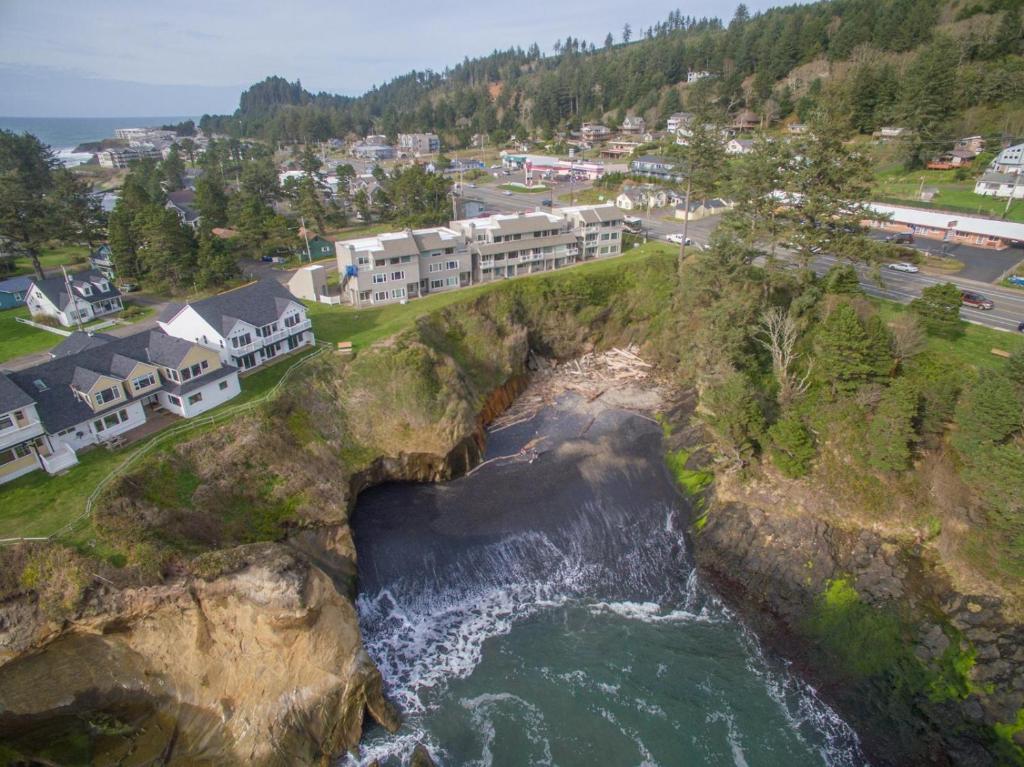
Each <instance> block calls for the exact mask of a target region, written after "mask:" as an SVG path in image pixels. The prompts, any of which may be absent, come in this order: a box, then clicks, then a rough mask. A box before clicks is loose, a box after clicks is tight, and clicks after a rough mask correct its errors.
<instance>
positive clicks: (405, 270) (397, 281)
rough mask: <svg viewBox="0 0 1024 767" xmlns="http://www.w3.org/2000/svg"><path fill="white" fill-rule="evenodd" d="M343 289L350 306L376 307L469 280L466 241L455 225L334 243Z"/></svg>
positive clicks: (456, 287) (463, 285)
mask: <svg viewBox="0 0 1024 767" xmlns="http://www.w3.org/2000/svg"><path fill="white" fill-rule="evenodd" d="M335 249H336V250H337V254H338V271H339V273H340V274H341V275H342V293H343V294H347V295H348V298H349V301H350V303H351V304H352V306H356V307H364V306H379V305H381V304H391V303H395V302H402V301H407V300H409V299H411V298H418V297H419V296H422V295H426V294H428V293H437V292H440V291H447V290H457V289H458V288H461V287H465V286H467V285H469V284H470V283H471V282H472V261H471V259H470V254H469V251H468V250H467V248H466V239H465V237H463V236H462V235H461V234H460V233H459V232H458V231H455V230H454V228H452V229H450V228H448V227H443V226H441V227H431V228H427V229H406V230H405V231H402V232H388V233H385V234H378V235H375V236H373V237H362V238H360V239H355V240H343V241H341V242H338V243H336V244H335Z"/></svg>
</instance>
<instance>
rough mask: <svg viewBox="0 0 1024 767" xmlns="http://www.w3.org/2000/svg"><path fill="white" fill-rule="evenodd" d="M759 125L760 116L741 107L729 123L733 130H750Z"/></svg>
mask: <svg viewBox="0 0 1024 767" xmlns="http://www.w3.org/2000/svg"><path fill="white" fill-rule="evenodd" d="M760 125H761V118H759V117H758V116H757V114H756V113H754V112H752V111H750V110H749V109H743V110H741V111H740V112H738V113H737V114H736V116H735V117H734V118H733V119H732V123H731V124H730V125H729V127H730V128H732V130H734V131H738V132H741V133H742V132H743V131H752V130H756V129H757V128H758V127H759V126H760Z"/></svg>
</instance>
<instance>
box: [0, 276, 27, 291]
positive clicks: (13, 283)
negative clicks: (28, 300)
mask: <svg viewBox="0 0 1024 767" xmlns="http://www.w3.org/2000/svg"><path fill="white" fill-rule="evenodd" d="M31 284H32V278H31V277H11V279H9V280H4V281H3V282H0V293H22V292H24V291H26V290H28V287H29V285H31Z"/></svg>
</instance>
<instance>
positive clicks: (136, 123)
mask: <svg viewBox="0 0 1024 767" xmlns="http://www.w3.org/2000/svg"><path fill="white" fill-rule="evenodd" d="M184 120H195V121H196V122H198V121H199V118H198V117H0V130H9V131H13V132H15V133H31V134H33V135H35V136H36V137H37V138H38V139H39V140H40V141H42V142H43V143H44V144H48V145H49V146H50V148H51V149H53V151H54V152H55V153H56V154H57V156H58V157H59V158H60V159H61V160H62V161H63V162H64V163H65V164H67V165H76V164H78V163H80V162H85V161H86V160H88V159H89V157H90V156H91V155H88V154H79V153H75V152H74V151H73V150H74V149H75V147H77V146H78V145H79V144H82V143H84V142H86V141H100V140H102V139H105V138H113V137H114V129H115V128H146V127H151V126H159V125H173V124H174V123H179V122H183V121H184Z"/></svg>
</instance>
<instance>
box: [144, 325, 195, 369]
mask: <svg viewBox="0 0 1024 767" xmlns="http://www.w3.org/2000/svg"><path fill="white" fill-rule="evenodd" d="M193 346H194V344H192V343H191V342H190V341H186V340H185V339H183V338H175V337H174V336H169V335H167V334H166V333H164V332H162V331H159V330H153V331H151V332H150V334H149V344H148V345H147V346H146V350H147V353H148V357H147V359H149V361H150V362H152V363H153V364H155V365H164V366H166V367H169V368H175V367H177V366H178V365H179V364H181V361H182V360H183V359H185V356H186V355H187V354H188V353H189V352H190V351H192V347H193Z"/></svg>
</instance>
